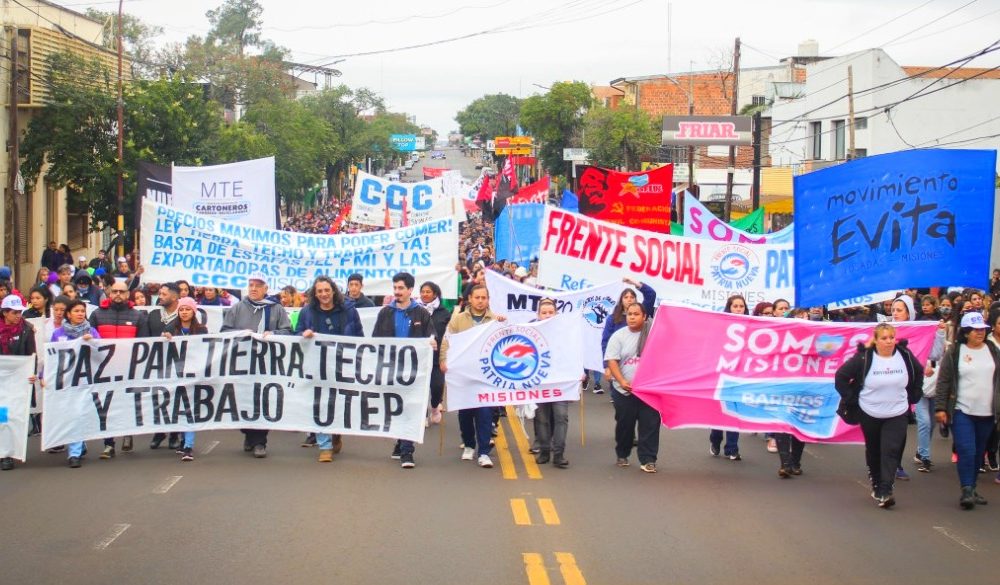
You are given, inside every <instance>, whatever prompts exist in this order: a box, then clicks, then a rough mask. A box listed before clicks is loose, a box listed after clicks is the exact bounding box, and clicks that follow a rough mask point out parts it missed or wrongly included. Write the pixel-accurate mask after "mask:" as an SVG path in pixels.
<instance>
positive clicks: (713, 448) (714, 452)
mask: <svg viewBox="0 0 1000 585" xmlns="http://www.w3.org/2000/svg"><path fill="white" fill-rule="evenodd" d="M720 452H721V449H720V448H719V446H718V445H709V446H708V454H709V455H711V456H712V457H718V456H719V453H720Z"/></svg>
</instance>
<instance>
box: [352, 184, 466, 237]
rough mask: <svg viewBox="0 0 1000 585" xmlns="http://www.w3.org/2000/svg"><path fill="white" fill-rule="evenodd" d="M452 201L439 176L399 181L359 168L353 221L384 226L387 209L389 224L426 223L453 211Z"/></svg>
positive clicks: (463, 210) (353, 201)
mask: <svg viewBox="0 0 1000 585" xmlns="http://www.w3.org/2000/svg"><path fill="white" fill-rule="evenodd" d="M453 201H454V198H453V197H450V196H448V195H446V194H445V191H444V185H443V183H442V180H441V179H440V178H437V179H431V180H429V181H421V182H419V183H400V182H397V181H387V180H385V179H381V178H379V177H376V176H375V175H369V174H368V173H366V172H364V171H358V177H357V179H356V181H355V183H354V198H353V199H352V200H351V221H353V222H355V223H360V224H364V225H372V226H380V227H384V226H385V215H386V210H388V212H389V227H402V226H404V225H414V224H418V223H425V222H428V221H432V220H435V219H441V218H443V217H448V216H451V215H453V214H454V213H455V207H453V205H452V202H453ZM458 208H459V210H460V211H461V212H462V213H463V217H464V213H465V208H464V207H462V206H461V205H460V204H459V205H458ZM404 217H405V218H406V221H403V218H404Z"/></svg>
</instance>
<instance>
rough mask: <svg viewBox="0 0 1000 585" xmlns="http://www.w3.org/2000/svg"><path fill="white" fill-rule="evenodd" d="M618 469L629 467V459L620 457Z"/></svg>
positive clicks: (617, 462)
mask: <svg viewBox="0 0 1000 585" xmlns="http://www.w3.org/2000/svg"><path fill="white" fill-rule="evenodd" d="M615 465H617V466H618V467H628V459H627V458H626V457H619V458H618V461H616V462H615Z"/></svg>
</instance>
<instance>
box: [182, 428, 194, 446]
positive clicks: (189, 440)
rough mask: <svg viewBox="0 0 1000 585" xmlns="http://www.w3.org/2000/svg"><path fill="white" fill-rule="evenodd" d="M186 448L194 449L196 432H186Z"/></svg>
mask: <svg viewBox="0 0 1000 585" xmlns="http://www.w3.org/2000/svg"><path fill="white" fill-rule="evenodd" d="M184 448H185V449H194V431H184Z"/></svg>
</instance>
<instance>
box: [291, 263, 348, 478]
mask: <svg viewBox="0 0 1000 585" xmlns="http://www.w3.org/2000/svg"><path fill="white" fill-rule="evenodd" d="M317 333H322V334H324V335H348V336H351V337H363V336H364V334H365V332H364V329H362V327H361V317H360V316H359V315H358V311H357V309H355V308H354V307H350V306H348V305H347V304H346V303H345V301H344V295H343V293H341V292H340V289H339V288H337V285H336V284H334V282H333V280H331V279H330V277H329V276H317V277H316V280H314V281H313V285H312V299H311V300H310V302H309V304H308V305H306V306H305V307H303V308H302V311H300V312H299V320H298V322H297V323H296V324H295V334H296V335H301V336H302V337H305V338H306V339H310V338H312V337H313V336H315V334H317ZM313 440H314V441H315V443H316V444H317V445H318V446H319V462H320V463H330V462H331V461H333V456H334V455H335V454H337V453H340V450H341V449H342V448H343V445H344V443H343V439H342V438H341V436H340V435H332V434H330V433H316V436H315V438H314V439H313ZM307 443H308V438H307Z"/></svg>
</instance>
